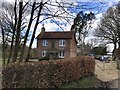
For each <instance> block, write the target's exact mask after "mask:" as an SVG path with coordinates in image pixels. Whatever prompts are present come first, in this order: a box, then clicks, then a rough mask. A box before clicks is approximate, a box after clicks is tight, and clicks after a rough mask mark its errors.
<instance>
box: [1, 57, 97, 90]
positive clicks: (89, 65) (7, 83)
mask: <svg viewBox="0 0 120 90" xmlns="http://www.w3.org/2000/svg"><path fill="white" fill-rule="evenodd" d="M94 70H95V60H94V59H93V58H91V57H75V58H69V59H64V60H61V59H60V60H48V61H39V62H27V63H20V64H17V63H14V64H11V65H8V66H5V67H4V68H3V72H2V73H3V82H2V85H3V88H15V87H16V88H28V87H29V88H52V87H59V86H61V85H62V84H63V83H68V82H69V81H73V80H78V79H79V78H82V77H84V76H89V75H91V74H94Z"/></svg>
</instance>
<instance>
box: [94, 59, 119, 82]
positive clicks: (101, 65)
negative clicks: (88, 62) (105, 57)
mask: <svg viewBox="0 0 120 90" xmlns="http://www.w3.org/2000/svg"><path fill="white" fill-rule="evenodd" d="M95 62H96V66H95V74H96V76H97V78H98V79H100V80H102V81H111V80H115V79H118V72H119V70H118V69H116V63H115V62H113V61H110V62H109V63H106V62H104V61H99V60H96V61H95Z"/></svg>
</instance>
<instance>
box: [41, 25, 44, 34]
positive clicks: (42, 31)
mask: <svg viewBox="0 0 120 90" xmlns="http://www.w3.org/2000/svg"><path fill="white" fill-rule="evenodd" d="M44 32H45V27H44V24H42V28H41V33H44Z"/></svg>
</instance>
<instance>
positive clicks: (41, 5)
mask: <svg viewBox="0 0 120 90" xmlns="http://www.w3.org/2000/svg"><path fill="white" fill-rule="evenodd" d="M42 8H43V2H41V3H40V7H39V11H38V14H37V20H36V23H35V27H34V31H33V34H32V38H31V41H30V45H29V48H28V53H27V58H26V60H25V62H27V61H28V60H29V57H30V51H31V47H32V43H33V41H34V38H35V33H36V29H37V26H38V24H39V18H40V13H41V11H42Z"/></svg>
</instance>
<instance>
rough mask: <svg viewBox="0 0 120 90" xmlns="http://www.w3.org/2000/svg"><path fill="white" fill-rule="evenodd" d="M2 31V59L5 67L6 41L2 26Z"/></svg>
mask: <svg viewBox="0 0 120 90" xmlns="http://www.w3.org/2000/svg"><path fill="white" fill-rule="evenodd" d="M1 29H2V42H3V44H2V58H3V65H5V40H4V38H5V37H4V30H3V28H2V26H1Z"/></svg>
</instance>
